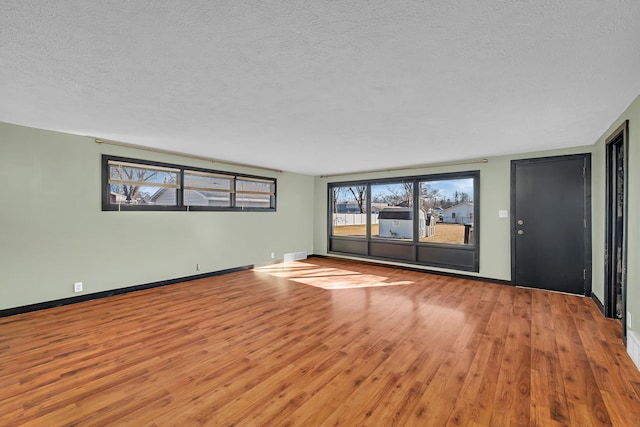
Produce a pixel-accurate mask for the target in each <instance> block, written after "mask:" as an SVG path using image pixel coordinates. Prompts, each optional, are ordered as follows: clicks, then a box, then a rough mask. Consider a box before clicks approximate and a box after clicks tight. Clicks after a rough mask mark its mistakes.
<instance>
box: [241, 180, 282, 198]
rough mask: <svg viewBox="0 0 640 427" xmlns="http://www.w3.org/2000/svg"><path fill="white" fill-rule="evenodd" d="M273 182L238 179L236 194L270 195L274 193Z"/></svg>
mask: <svg viewBox="0 0 640 427" xmlns="http://www.w3.org/2000/svg"><path fill="white" fill-rule="evenodd" d="M274 187H275V185H274V183H273V181H262V180H251V179H244V178H238V179H237V181H236V191H237V192H238V193H265V194H272V193H273V192H274Z"/></svg>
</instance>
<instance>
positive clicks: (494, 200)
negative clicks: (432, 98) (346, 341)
mask: <svg viewBox="0 0 640 427" xmlns="http://www.w3.org/2000/svg"><path fill="white" fill-rule="evenodd" d="M593 148H594V146H593V145H590V146H581V147H576V148H571V149H565V150H553V151H544V152H535V153H526V154H521V155H517V156H502V157H492V158H489V159H488V162H487V163H479V164H468V165H458V166H447V167H433V168H424V169H412V170H409V171H407V170H404V171H399V172H383V173H369V174H359V175H349V176H342V177H340V176H337V177H331V178H319V177H317V178H316V179H315V197H316V201H315V203H316V210H315V217H316V224H315V235H314V249H315V250H314V252H315V253H316V254H326V253H327V220H326V212H327V203H328V195H327V183H329V182H340V181H348V180H359V179H371V178H390V177H396V176H407V175H423V174H424V175H428V174H435V173H446V172H459V171H465V170H480V272H479V273H468V272H464V274H468V275H478V276H481V277H486V278H491V279H499V280H511V252H510V251H511V240H510V219H509V218H498V211H499V210H508V211H510V209H511V204H510V203H511V202H510V200H511V199H510V196H511V193H510V191H511V190H510V182H511V160H515V159H525V158H534V157H547V156H559V155H566V154H577V153H591V152H592V150H593ZM391 264H397V265H403V264H402V263H391ZM412 267H416V266H414V265H412ZM425 269H429V270H435V271H449V272H456V271H455V270H447V269H441V268H434V267H425ZM458 273H459V272H458ZM598 297H601V294H598Z"/></svg>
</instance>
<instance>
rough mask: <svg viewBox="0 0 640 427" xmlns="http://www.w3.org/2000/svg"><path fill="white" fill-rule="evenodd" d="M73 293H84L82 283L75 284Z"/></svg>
mask: <svg viewBox="0 0 640 427" xmlns="http://www.w3.org/2000/svg"><path fill="white" fill-rule="evenodd" d="M73 292H82V282H76V283H74V284H73Z"/></svg>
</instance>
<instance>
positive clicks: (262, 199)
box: [102, 155, 276, 211]
mask: <svg viewBox="0 0 640 427" xmlns="http://www.w3.org/2000/svg"><path fill="white" fill-rule="evenodd" d="M102 163H103V166H102V168H103V180H102V181H103V182H102V184H103V185H102V192H103V194H102V210H238V211H275V209H276V179H274V178H266V177H257V176H249V175H243V174H234V173H231V172H221V171H214V170H207V169H196V168H191V167H186V166H180V165H172V164H165V163H156V162H149V161H145V160H137V159H127V158H121V157H113V156H107V155H103V156H102Z"/></svg>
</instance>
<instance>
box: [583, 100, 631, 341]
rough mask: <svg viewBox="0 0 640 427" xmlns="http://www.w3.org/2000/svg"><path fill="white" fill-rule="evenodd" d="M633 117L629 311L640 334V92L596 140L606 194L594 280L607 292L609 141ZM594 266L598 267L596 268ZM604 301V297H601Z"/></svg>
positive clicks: (598, 204)
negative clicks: (606, 174) (605, 246)
mask: <svg viewBox="0 0 640 427" xmlns="http://www.w3.org/2000/svg"><path fill="white" fill-rule="evenodd" d="M625 120H629V159H628V161H627V168H628V174H629V175H628V179H629V183H628V189H627V191H628V200H627V203H628V204H627V209H628V230H627V245H628V246H627V311H628V312H630V313H631V316H632V324H631V327H629V325H627V329H629V330H633V331H634V333H635V335H636V336H638V335H639V334H638V332H637V331H640V263H638V258H640V224H639V223H638V218H640V192H638V188H640V169H639V168H638V165H640V96H639V97H637V98H636V99H635V101H634V102H633V103H632V104H631V105H630V106H629V107H628V108H627V109H626V111H624V112H623V113H622V114H621V115H620V117H618V118H617V119H616V120H615V121H614V122H613V124H612V125H611V127H609V129H607V131H606V132H604V134H603V135H602V137H601V138H600V139H599V140H598V141H597V143H596V144H595V149H594V157H595V158H596V159H597V166H598V169H597V170H595V171H594V172H597V177H595V178H594V181H595V182H596V183H597V191H598V192H599V193H600V194H601V195H602V197H599V198H598V199H597V200H595V201H594V210H596V211H597V212H599V213H601V214H600V215H598V216H597V217H596V221H594V224H593V234H594V247H595V245H596V244H597V245H598V248H599V249H600V250H599V253H598V257H597V258H596V254H595V253H594V267H595V266H596V263H598V266H599V268H598V269H597V271H598V274H599V275H598V276H596V275H595V274H594V282H598V283H601V284H602V285H601V287H602V290H601V292H602V293H599V294H598V297H601V296H602V297H603V296H604V235H605V216H604V212H605V197H604V194H605V141H606V139H607V138H609V136H611V135H612V133H613V132H614V131H615V130H616V129H617V128H618V127H619V126H620V125H621V124H622V123H623V122H624V121H625ZM594 270H596V269H595V268H594ZM601 300H602V301H604V300H603V299H601Z"/></svg>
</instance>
